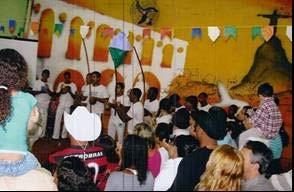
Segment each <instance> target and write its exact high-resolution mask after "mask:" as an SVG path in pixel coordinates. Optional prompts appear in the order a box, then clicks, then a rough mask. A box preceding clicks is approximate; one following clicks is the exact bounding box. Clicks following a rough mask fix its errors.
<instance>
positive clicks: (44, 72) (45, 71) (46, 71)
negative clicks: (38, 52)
mask: <svg viewBox="0 0 294 192" xmlns="http://www.w3.org/2000/svg"><path fill="white" fill-rule="evenodd" d="M42 74H47V75H48V76H49V75H50V71H49V70H48V69H44V70H43V71H42Z"/></svg>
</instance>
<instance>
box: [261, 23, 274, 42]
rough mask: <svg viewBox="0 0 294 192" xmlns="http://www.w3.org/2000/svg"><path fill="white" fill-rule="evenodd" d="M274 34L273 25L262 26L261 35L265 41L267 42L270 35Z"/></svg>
mask: <svg viewBox="0 0 294 192" xmlns="http://www.w3.org/2000/svg"><path fill="white" fill-rule="evenodd" d="M273 35H274V27H273V26H269V25H268V26H265V27H263V28H262V36H263V38H264V40H265V41H266V42H268V41H269V40H270V39H271V38H272V36H273Z"/></svg>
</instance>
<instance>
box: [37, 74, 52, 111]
mask: <svg viewBox="0 0 294 192" xmlns="http://www.w3.org/2000/svg"><path fill="white" fill-rule="evenodd" d="M47 87H48V88H49V90H50V91H52V84H51V83H49V82H43V81H41V80H37V81H36V82H35V85H34V87H33V91H45V90H47ZM35 97H36V99H37V100H38V103H39V105H40V106H42V107H45V108H46V107H48V106H49V103H50V98H51V97H50V95H49V94H48V93H41V94H37V95H36V96H35Z"/></svg>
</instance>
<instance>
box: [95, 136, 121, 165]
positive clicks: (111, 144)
mask: <svg viewBox="0 0 294 192" xmlns="http://www.w3.org/2000/svg"><path fill="white" fill-rule="evenodd" d="M96 145H98V146H101V147H102V148H103V149H104V153H105V156H106V158H107V161H108V162H110V163H118V162H119V157H118V155H117V154H116V152H115V149H116V143H115V141H114V139H113V138H112V137H110V136H109V135H106V134H102V135H100V136H99V137H98V139H97V142H96Z"/></svg>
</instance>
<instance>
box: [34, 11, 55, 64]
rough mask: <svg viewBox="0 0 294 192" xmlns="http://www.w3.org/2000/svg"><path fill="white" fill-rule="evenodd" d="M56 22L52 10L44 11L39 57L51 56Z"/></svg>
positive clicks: (41, 20)
mask: <svg viewBox="0 0 294 192" xmlns="http://www.w3.org/2000/svg"><path fill="white" fill-rule="evenodd" d="M54 21H55V18H54V11H53V10H52V9H50V8H49V9H45V10H43V11H42V15H41V18H40V27H39V44H38V57H42V58H46V57H50V55H51V48H52V40H53V30H54Z"/></svg>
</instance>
